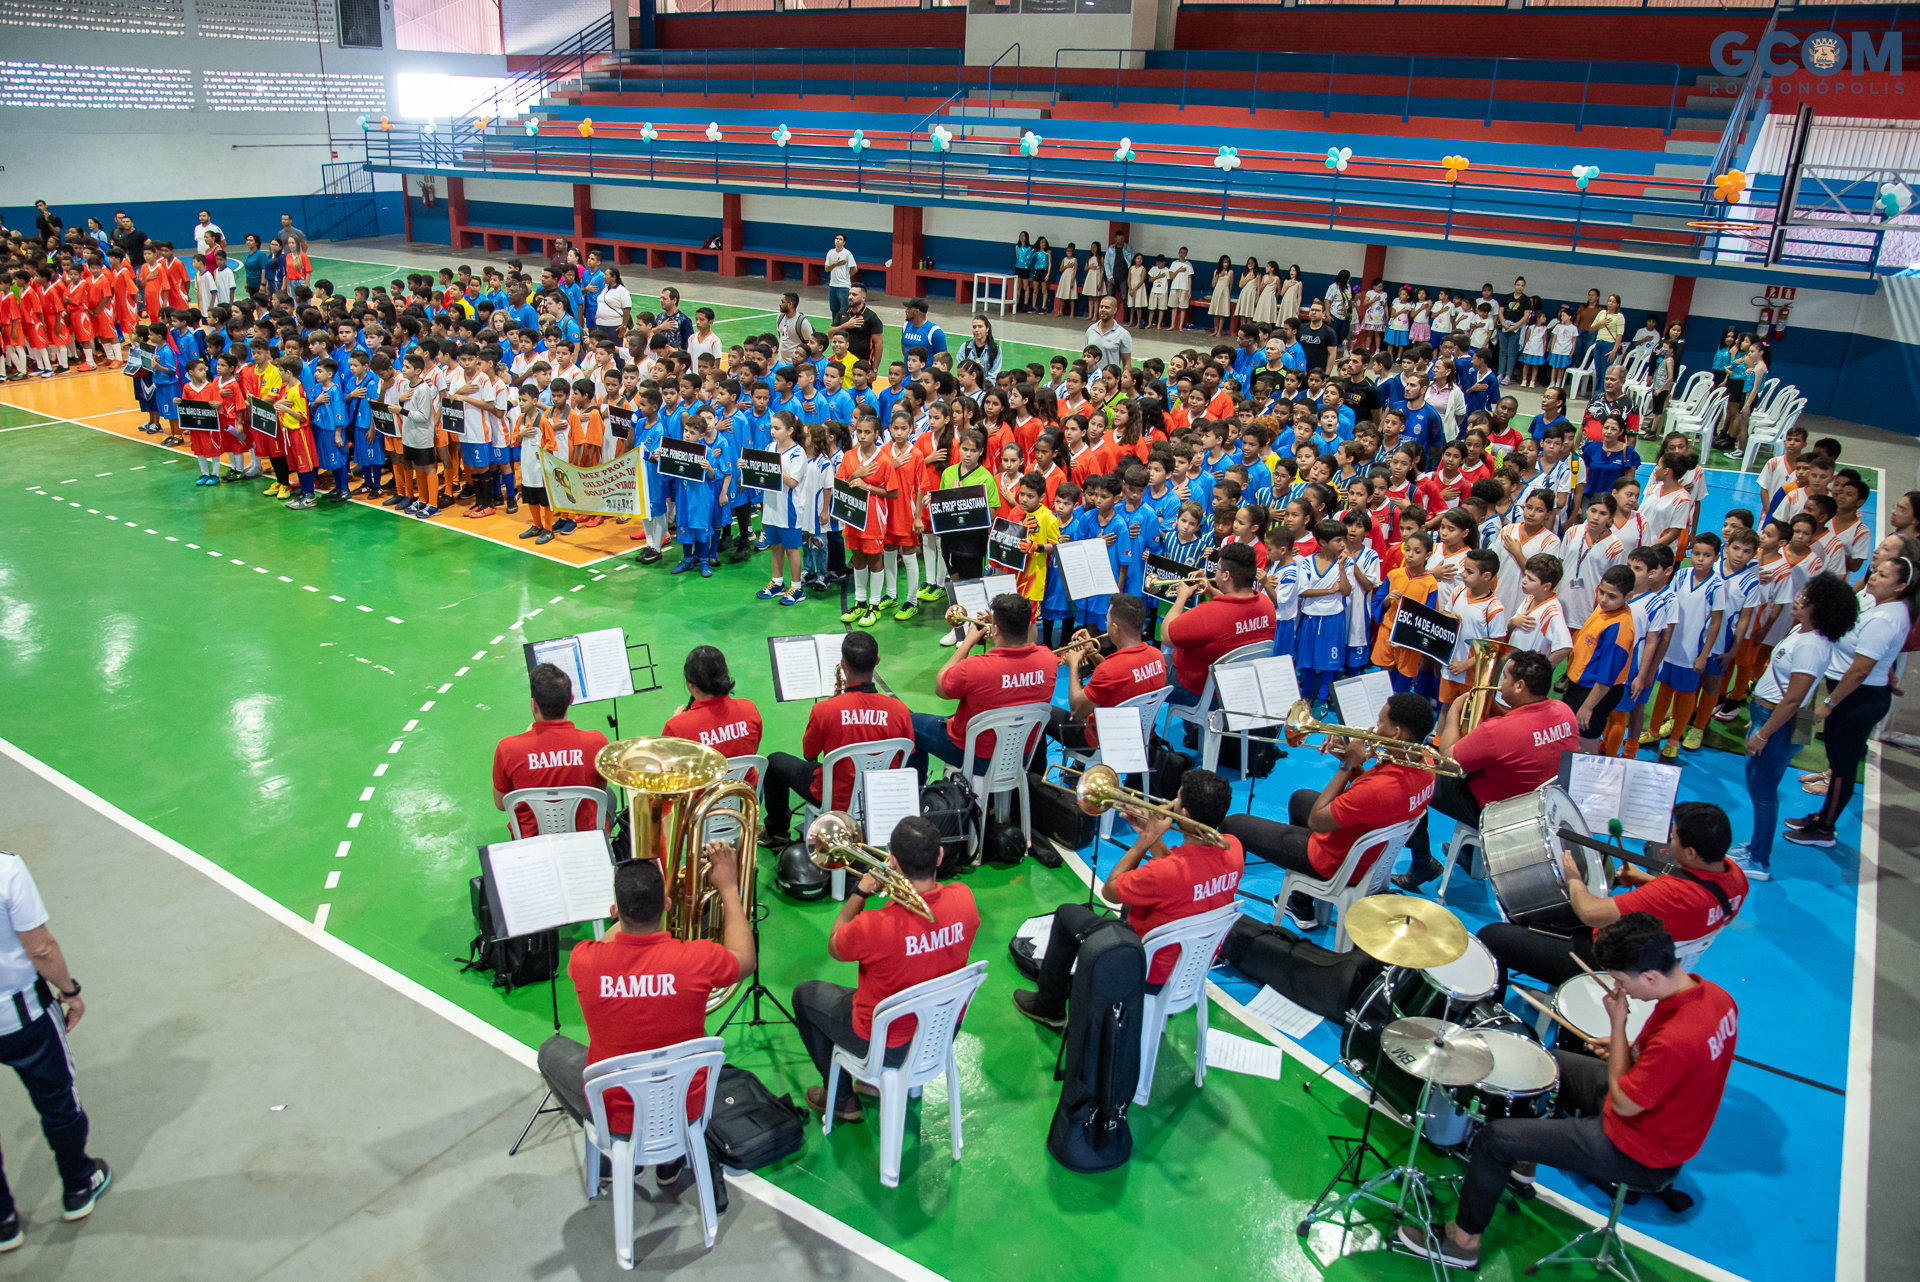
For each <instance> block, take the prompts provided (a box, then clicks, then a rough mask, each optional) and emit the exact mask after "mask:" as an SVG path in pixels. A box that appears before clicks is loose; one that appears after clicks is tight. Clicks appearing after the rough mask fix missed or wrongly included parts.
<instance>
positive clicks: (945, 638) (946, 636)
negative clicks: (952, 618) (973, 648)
mask: <svg viewBox="0 0 1920 1282" xmlns="http://www.w3.org/2000/svg"><path fill="white" fill-rule="evenodd" d="M940 644H941V645H948V646H952V645H959V644H960V637H959V635H958V634H957V633H955V632H953V631H952V630H951V629H949V630H948V631H946V632H943V633H941V635H940Z"/></svg>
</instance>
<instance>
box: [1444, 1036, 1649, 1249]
mask: <svg viewBox="0 0 1920 1282" xmlns="http://www.w3.org/2000/svg"><path fill="white" fill-rule="evenodd" d="M1553 1059H1554V1062H1555V1063H1556V1064H1558V1065H1559V1066H1560V1098H1559V1103H1558V1104H1557V1105H1556V1112H1557V1113H1559V1114H1561V1115H1560V1116H1555V1117H1534V1118H1500V1119H1498V1120H1496V1121H1493V1122H1489V1123H1488V1124H1487V1125H1486V1127H1485V1128H1484V1129H1483V1130H1481V1132H1480V1135H1479V1138H1477V1139H1476V1140H1474V1142H1473V1153H1472V1156H1471V1157H1470V1158H1469V1159H1468V1161H1467V1175H1466V1180H1465V1182H1463V1183H1462V1184H1461V1186H1460V1207H1459V1210H1457V1211H1456V1212H1455V1213H1454V1220H1455V1222H1456V1223H1458V1224H1459V1225H1460V1231H1461V1232H1463V1233H1474V1234H1478V1233H1484V1232H1486V1229H1487V1225H1488V1224H1489V1223H1491V1222H1492V1220H1493V1212H1494V1209H1495V1208H1496V1207H1498V1206H1499V1204H1500V1194H1501V1192H1502V1191H1503V1190H1505V1188H1506V1187H1507V1176H1508V1175H1509V1174H1510V1173H1511V1172H1512V1170H1513V1168H1514V1167H1515V1166H1516V1165H1518V1164H1519V1163H1521V1162H1537V1163H1544V1164H1545V1165H1547V1166H1551V1167H1554V1168H1555V1169H1557V1170H1562V1171H1571V1172H1573V1173H1574V1174H1576V1175H1584V1176H1586V1177H1587V1178H1588V1179H1590V1180H1593V1181H1594V1182H1595V1183H1599V1184H1613V1183H1618V1182H1620V1181H1622V1180H1624V1181H1626V1182H1627V1183H1628V1184H1630V1185H1633V1186H1635V1187H1639V1188H1653V1187H1657V1186H1661V1185H1664V1184H1667V1183H1669V1182H1671V1181H1672V1179H1673V1177H1674V1176H1675V1175H1676V1174H1677V1173H1678V1172H1679V1170H1680V1168H1679V1167H1677V1166H1670V1167H1665V1168H1656V1167H1650V1166H1642V1165H1641V1164H1640V1163H1638V1162H1636V1161H1634V1160H1633V1159H1632V1158H1630V1157H1628V1156H1627V1155H1626V1154H1625V1153H1622V1152H1621V1151H1620V1150H1619V1149H1617V1148H1615V1147H1614V1144H1613V1141H1612V1140H1610V1139H1608V1138H1607V1132H1606V1127H1605V1124H1604V1123H1603V1122H1602V1121H1601V1116H1600V1110H1601V1106H1602V1104H1603V1103H1604V1102H1605V1100H1606V1096H1607V1065H1606V1063H1605V1061H1603V1060H1598V1059H1595V1058H1593V1057H1592V1056H1591V1055H1572V1054H1568V1053H1567V1052H1566V1051H1555V1052H1553Z"/></svg>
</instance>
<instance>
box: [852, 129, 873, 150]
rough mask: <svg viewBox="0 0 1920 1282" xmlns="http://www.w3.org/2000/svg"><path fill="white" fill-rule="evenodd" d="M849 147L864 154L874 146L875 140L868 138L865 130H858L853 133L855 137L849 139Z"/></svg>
mask: <svg viewBox="0 0 1920 1282" xmlns="http://www.w3.org/2000/svg"><path fill="white" fill-rule="evenodd" d="M847 146H849V147H851V148H853V150H854V151H855V152H862V151H865V150H866V149H867V148H869V147H871V146H873V140H872V139H870V138H868V137H867V135H866V132H865V131H864V130H860V129H856V130H854V131H853V137H851V138H849V139H847Z"/></svg>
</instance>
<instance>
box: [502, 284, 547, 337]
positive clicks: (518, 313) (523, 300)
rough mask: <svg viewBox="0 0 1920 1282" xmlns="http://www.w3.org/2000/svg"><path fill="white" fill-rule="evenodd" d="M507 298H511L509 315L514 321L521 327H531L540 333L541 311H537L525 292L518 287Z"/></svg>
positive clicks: (508, 307)
mask: <svg viewBox="0 0 1920 1282" xmlns="http://www.w3.org/2000/svg"><path fill="white" fill-rule="evenodd" d="M507 298H508V300H509V301H508V306H507V315H509V316H511V317H512V318H513V323H514V324H516V325H518V326H519V327H520V328H521V329H530V330H532V331H533V332H534V333H536V334H537V333H539V332H540V313H539V312H537V311H535V310H534V307H533V304H532V303H530V302H528V301H527V296H526V294H525V292H523V291H521V290H518V289H516V290H513V291H512V292H510V293H509V294H508V295H507Z"/></svg>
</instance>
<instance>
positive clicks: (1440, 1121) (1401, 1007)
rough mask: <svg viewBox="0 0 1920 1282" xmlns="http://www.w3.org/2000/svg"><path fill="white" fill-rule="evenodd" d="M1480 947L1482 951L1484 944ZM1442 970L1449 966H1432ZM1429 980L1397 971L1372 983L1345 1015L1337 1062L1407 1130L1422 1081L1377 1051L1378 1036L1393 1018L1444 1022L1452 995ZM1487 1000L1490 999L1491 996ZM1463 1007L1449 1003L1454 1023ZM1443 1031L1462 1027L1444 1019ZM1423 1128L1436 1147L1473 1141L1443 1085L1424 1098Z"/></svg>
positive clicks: (1483, 1004) (1477, 1005)
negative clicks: (1371, 1089) (1424, 1119)
mask: <svg viewBox="0 0 1920 1282" xmlns="http://www.w3.org/2000/svg"><path fill="white" fill-rule="evenodd" d="M1468 942H1469V943H1470V944H1474V945H1479V944H1480V941H1479V940H1477V939H1469V940H1468ZM1481 949H1482V951H1484V946H1481ZM1474 955H1475V954H1474V953H1473V951H1472V950H1471V949H1469V951H1468V952H1467V954H1466V955H1465V956H1464V957H1462V958H1461V959H1460V961H1470V959H1472V958H1473V957H1474ZM1485 960H1486V963H1487V965H1488V966H1489V967H1491V966H1492V964H1493V958H1492V955H1491V954H1488V955H1487V957H1486V959H1485ZM1460 961H1455V962H1452V963H1449V966H1458V965H1459V964H1460ZM1445 969H1447V967H1435V968H1434V970H1445ZM1433 976H1434V971H1418V970H1402V969H1398V968H1395V969H1392V970H1389V971H1387V972H1386V973H1385V974H1383V975H1381V976H1380V977H1379V978H1378V979H1376V980H1374V981H1373V983H1371V984H1369V985H1368V986H1367V990H1366V992H1365V993H1363V994H1361V997H1360V1005H1359V1006H1358V1007H1357V1008H1356V1009H1354V1010H1352V1011H1350V1012H1348V1014H1347V1028H1346V1032H1345V1034H1344V1036H1343V1037H1342V1040H1341V1044H1340V1058H1341V1062H1342V1063H1344V1064H1345V1065H1346V1066H1347V1067H1348V1068H1349V1069H1350V1070H1352V1072H1353V1073H1354V1075H1355V1076H1357V1077H1358V1078H1359V1079H1360V1080H1361V1081H1363V1082H1366V1083H1368V1084H1369V1085H1371V1086H1372V1087H1373V1089H1374V1092H1375V1094H1376V1095H1377V1096H1378V1098H1379V1099H1380V1101H1381V1102H1382V1103H1384V1104H1386V1105H1387V1106H1388V1107H1389V1108H1390V1109H1392V1111H1393V1113H1394V1115H1395V1116H1396V1117H1398V1118H1399V1119H1400V1120H1401V1121H1402V1122H1404V1123H1406V1124H1407V1125H1408V1126H1412V1125H1413V1116H1414V1112H1415V1111H1416V1110H1417V1109H1418V1108H1419V1106H1420V1088H1421V1086H1422V1085H1423V1083H1422V1082H1421V1080H1420V1079H1419V1078H1417V1077H1414V1076H1413V1075H1412V1074H1410V1073H1408V1072H1407V1071H1406V1070H1405V1069H1403V1068H1401V1067H1400V1066H1399V1065H1398V1064H1396V1063H1394V1062H1393V1061H1392V1060H1391V1059H1390V1058H1388V1057H1387V1056H1385V1055H1382V1054H1381V1053H1380V1035H1381V1033H1382V1031H1383V1030H1384V1029H1385V1028H1386V1026H1387V1025H1388V1024H1391V1023H1393V1021H1395V1020H1396V1019H1403V1018H1407V1017H1409V1016H1428V1017H1430V1018H1434V1019H1442V1018H1444V1016H1443V1014H1442V1012H1443V1011H1447V1010H1448V1009H1449V999H1450V997H1451V994H1450V993H1449V992H1448V991H1447V990H1446V989H1445V988H1443V987H1442V986H1441V982H1443V981H1436V980H1435V979H1434V978H1433ZM1487 996H1488V997H1489V998H1490V996H1491V994H1488V995H1487ZM1490 1004H1491V1003H1490V1001H1488V1000H1482V1001H1480V1002H1478V1003H1475V1004H1474V1005H1473V1007H1472V1008H1473V1009H1474V1010H1480V1009H1483V1008H1484V1007H1486V1006H1488V1005H1490ZM1466 1006H1467V1003H1465V1002H1461V1001H1459V1000H1458V999H1454V1000H1453V1001H1452V1003H1451V1007H1450V1009H1451V1011H1452V1013H1453V1014H1454V1017H1455V1019H1456V1020H1457V1019H1458V1018H1460V1014H1461V1012H1462V1011H1463V1010H1464V1009H1465V1008H1466ZM1447 1027H1448V1029H1450V1030H1453V1029H1458V1028H1459V1027H1461V1026H1460V1025H1459V1024H1458V1023H1456V1022H1454V1021H1453V1020H1448V1021H1447ZM1425 1130H1426V1135H1427V1140H1428V1142H1430V1143H1432V1144H1433V1145H1435V1146H1436V1147H1439V1148H1445V1149H1455V1150H1459V1149H1462V1148H1463V1147H1464V1146H1465V1144H1466V1143H1467V1141H1468V1140H1470V1139H1471V1138H1472V1131H1471V1122H1470V1120H1469V1119H1468V1117H1467V1116H1466V1115H1465V1114H1463V1113H1462V1112H1461V1111H1460V1110H1459V1109H1458V1108H1456V1107H1454V1103H1453V1100H1452V1098H1451V1096H1450V1095H1449V1094H1448V1088H1447V1087H1444V1086H1436V1087H1434V1088H1433V1091H1432V1092H1431V1093H1430V1094H1429V1095H1428V1097H1427V1112H1426V1122H1425Z"/></svg>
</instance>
